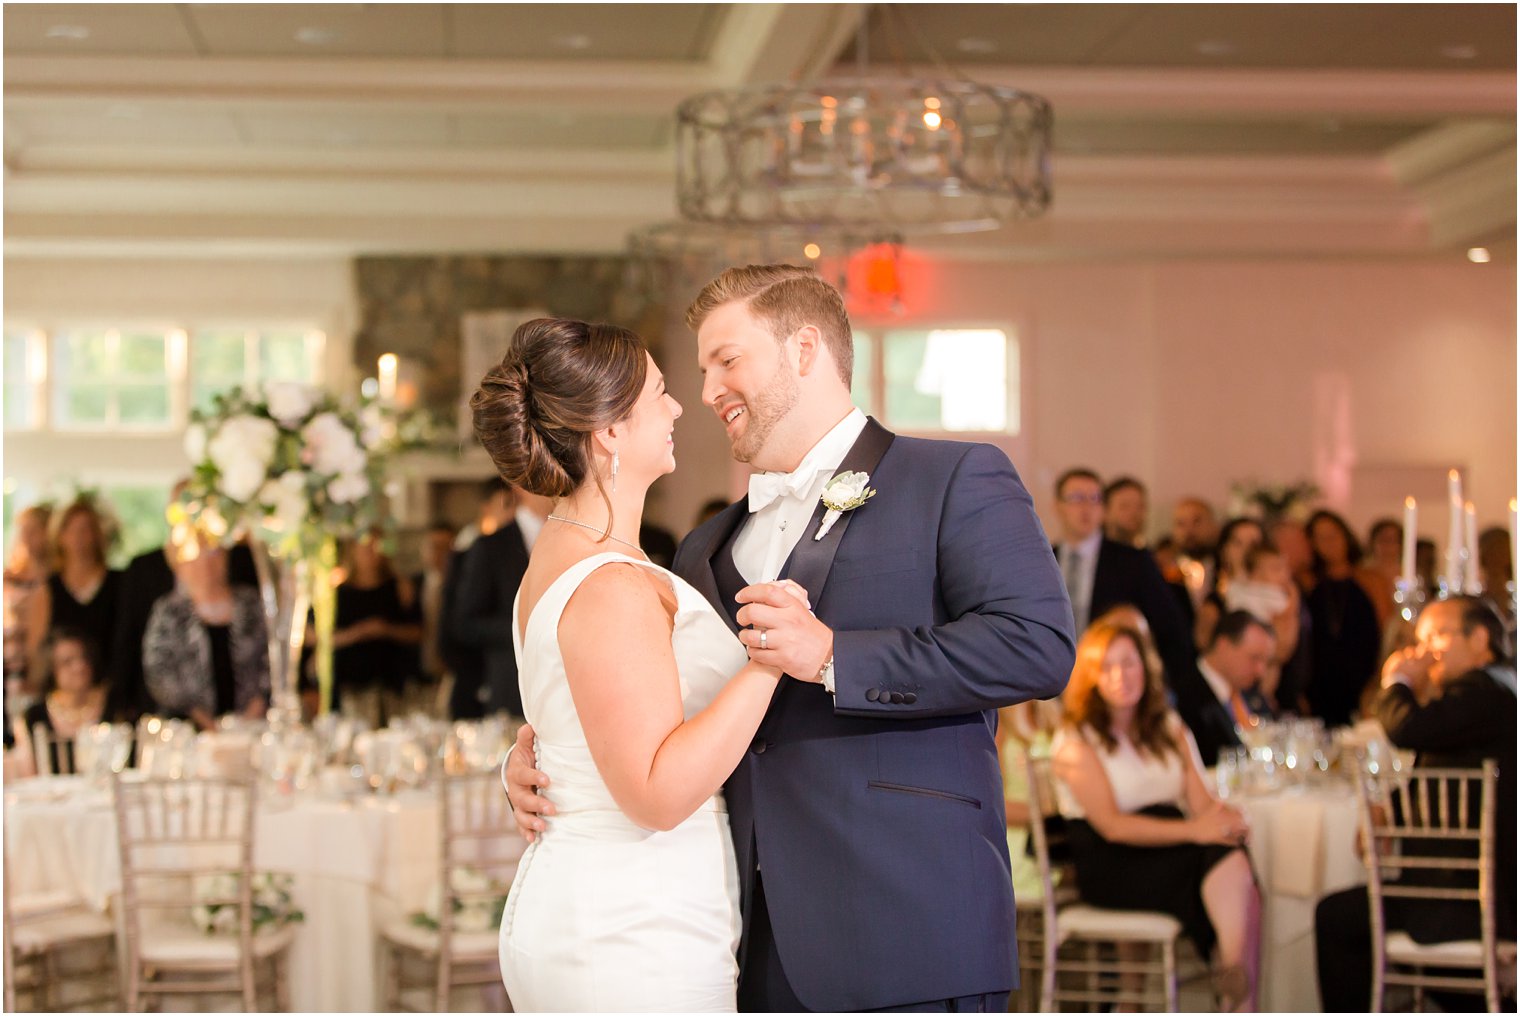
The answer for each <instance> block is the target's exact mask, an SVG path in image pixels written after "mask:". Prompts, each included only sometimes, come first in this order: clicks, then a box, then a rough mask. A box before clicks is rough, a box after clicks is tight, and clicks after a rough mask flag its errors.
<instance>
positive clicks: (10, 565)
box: [5, 504, 53, 745]
mask: <svg viewBox="0 0 1520 1016" xmlns="http://www.w3.org/2000/svg"><path fill="white" fill-rule="evenodd" d="M52 511H53V508H52V505H49V504H34V505H32V506H30V507H28V508H23V509H22V510H21V511H19V512H17V513H16V519H15V525H16V536H15V543H14V544H12V546H11V552H10V556H9V557H7V558H6V561H5V708H6V714H5V715H6V718H7V720H9V719H10V718H11V715H12V710H13V709H17V708H25V706H26V705H27V700H26V694H25V689H26V674H27V658H26V650H27V633H26V622H27V621H28V620H29V619H30V615H31V608H30V603H31V600H32V598H33V596H34V595H35V594H36V592H37V590H39V589H41V588H42V586H43V585H44V584H45V583H46V582H47V578H48V549H47V530H48V517H49V516H50V515H51V514H52ZM12 726H13V724H11V723H9V722H7V723H6V725H5V743H6V745H9V744H10V743H11V727H12Z"/></svg>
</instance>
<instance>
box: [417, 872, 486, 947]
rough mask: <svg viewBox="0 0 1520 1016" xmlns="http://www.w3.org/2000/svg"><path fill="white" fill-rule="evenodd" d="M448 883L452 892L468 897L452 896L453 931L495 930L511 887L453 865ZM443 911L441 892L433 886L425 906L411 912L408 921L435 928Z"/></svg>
mask: <svg viewBox="0 0 1520 1016" xmlns="http://www.w3.org/2000/svg"><path fill="white" fill-rule="evenodd" d="M449 885H450V886H451V887H452V889H453V891H454V893H456V894H464V895H467V896H468V897H469V898H468V899H459V898H458V897H457V896H456V897H455V898H454V930H455V931H460V932H469V931H494V930H495V929H497V928H500V927H501V915H502V910H503V909H504V908H505V907H506V905H507V892H508V890H509V889H510V886H506V885H503V884H502V883H501V882H500V881H498V880H496V879H494V878H491V877H490V876H488V875H485V874H483V873H481V872H478V871H476V870H475V869H474V868H470V867H461V868H455V869H454V873H453V875H452V876H450V878H449ZM442 912H443V891H442V888H441V887H440V886H436V885H435V886H434V887H433V891H432V893H431V894H429V896H428V904H427V907H426V909H423V910H419V911H417V912H416V913H414V914H412V918H411V921H412V923H413V924H415V925H418V926H419V927H423V928H430V929H432V930H433V931H437V930H438V918H439V915H440V914H441V913H442Z"/></svg>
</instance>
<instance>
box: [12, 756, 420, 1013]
mask: <svg viewBox="0 0 1520 1016" xmlns="http://www.w3.org/2000/svg"><path fill="white" fill-rule="evenodd" d="M438 822H439V814H438V802H437V796H436V794H434V793H433V792H431V791H426V790H413V791H404V792H401V793H398V794H395V795H392V796H366V797H359V798H356V799H348V800H342V799H331V798H325V797H322V796H320V795H318V794H317V793H316V792H315V791H307V792H303V793H300V794H296V795H293V796H280V795H275V794H268V795H262V796H261V797H260V799H259V806H258V814H257V817H256V819H255V825H254V854H253V863H254V867H255V868H256V869H257V870H260V871H273V872H286V873H289V874H290V875H292V876H293V881H294V886H293V892H292V895H293V898H294V900H295V903H296V905H297V906H298V907H300V909H301V910H302V911H303V912H304V914H305V919H304V920H303V921H302V922H301V924H300V925H298V930H297V935H296V939H295V943H294V946H293V947H292V949H291V950H290V958H289V971H290V1002H291V1006H292V1008H293V1009H294V1010H295V1011H297V1012H299V1011H316V1012H375V1011H377V1009H378V1007H379V994H378V992H379V976H378V975H379V967H378V957H379V950H378V948H377V945H376V942H377V937H378V932H379V929H380V928H381V927H382V926H383V925H384V924H385V923H386V922H388V921H390V920H393V919H395V918H396V917H399V916H402V915H405V914H410V913H413V912H415V911H418V910H422V909H424V907H426V906H427V904H428V902H429V897H430V895H431V894H432V891H433V888H434V885H435V883H436V882H437V880H438V870H439V869H438V865H439V853H438V852H439V831H438ZM5 849H6V855H7V859H8V861H9V863H10V865H11V872H10V877H11V880H12V885H14V886H17V887H24V889H25V891H26V892H28V893H32V892H46V891H59V892H67V893H69V894H70V895H72V896H74V897H76V898H78V899H81V900H84V901H85V902H86V903H88V904H89V905H91V906H93V907H95V908H97V909H99V910H101V911H102V912H104V911H105V910H106V908H107V906H108V905H109V903H110V901H111V899H112V897H114V896H115V895H116V894H117V893H118V892H119V891H120V889H121V862H120V855H119V850H118V847H117V837H116V822H115V815H114V813H113V811H112V808H111V797H110V791H109V789H108V788H101V787H94V786H90V785H89V784H88V783H86V782H85V781H84V780H83V779H82V778H79V777H67V776H59V777H46V778H42V779H35V780H25V781H18V782H16V783H13V784H9V785H7V787H6V789H5Z"/></svg>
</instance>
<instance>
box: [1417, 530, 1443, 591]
mask: <svg viewBox="0 0 1520 1016" xmlns="http://www.w3.org/2000/svg"><path fill="white" fill-rule="evenodd" d="M1436 560H1437V559H1436V541H1434V540H1427V539H1424V538H1421V539H1418V540H1415V541H1414V573H1415V577H1416V578H1417V579H1418V580H1419V582H1420V585H1421V586H1422V587H1424V589H1425V598H1426V599H1427V600H1434V599H1435V598H1436V595H1437V593H1438V592H1439V589H1438V587H1437V579H1438V576H1439V574H1440V570H1441V569H1440V565H1438V564H1437V563H1436Z"/></svg>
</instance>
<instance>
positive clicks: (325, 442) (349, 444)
mask: <svg viewBox="0 0 1520 1016" xmlns="http://www.w3.org/2000/svg"><path fill="white" fill-rule="evenodd" d="M393 430H394V426H393V424H392V422H391V421H390V420H389V419H388V415H387V413H386V412H385V410H384V407H383V406H382V405H381V404H380V403H378V402H374V401H371V400H364V401H361V402H359V403H357V404H345V403H343V402H341V401H340V400H339V399H338V398H337V396H335V395H333V394H332V393H330V392H325V391H323V390H321V389H318V388H315V387H313V386H310V385H303V384H296V383H292V382H276V383H270V384H267V385H264V386H263V387H260V388H238V389H233V390H231V391H228V392H224V393H222V394H220V395H217V396H215V397H214V398H213V399H212V402H211V408H210V409H209V410H207V411H204V412H202V411H199V410H198V411H196V412H195V413H194V414H192V417H191V424H190V427H189V430H188V431H187V432H186V435H185V451H186V453H187V454H188V455H189V457H190V463H191V469H192V475H191V479H190V484H189V486H188V487H187V488H186V490H185V493H184V495H183V497H182V499H181V506H182V508H183V511H184V521H185V524H186V525H193V526H195V527H196V528H198V529H199V530H201V531H202V532H204V533H206V534H207V535H208V536H210V537H212V538H213V539H216V540H219V541H221V542H224V543H231V542H234V541H236V540H238V539H240V538H242V537H243V536H244V535H246V536H248V537H249V538H250V542H251V544H252V549H253V557H254V563H255V565H256V566H257V568H258V572H259V586H260V591H261V593H262V598H263V601H264V612H265V620H266V622H267V628H268V633H269V664H270V667H269V679H270V690H271V702H270V721H271V723H284V724H291V725H294V724H297V723H299V721H300V718H301V703H300V695H299V692H298V690H297V689H298V684H299V680H300V667H301V655H302V648H303V646H304V644H305V641H306V636H307V625H306V618H307V615H308V612H310V614H311V616H312V618H313V621H314V624H313V628H314V631H315V636H314V641H315V645H314V647H313V648H314V657H315V663H316V677H317V685H318V688H319V689H320V693H321V694H320V706H319V712H320V713H322V714H325V713H327V712H328V710H329V709H331V707H332V688H333V668H332V633H333V622H334V620H335V613H336V600H337V594H336V588H335V581H334V580H335V577H336V570H337V567H338V541H340V540H343V539H347V538H349V537H353V536H358V535H360V534H362V533H365V532H367V531H369V530H370V529H371V528H372V527H374V526H377V525H381V524H383V521H384V520H383V516H382V513H381V504H380V501H381V499H380V492H381V487H382V484H383V481H384V467H385V461H386V458H387V452H388V450H389V440H388V435H389V434H390V433H391V432H393Z"/></svg>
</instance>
